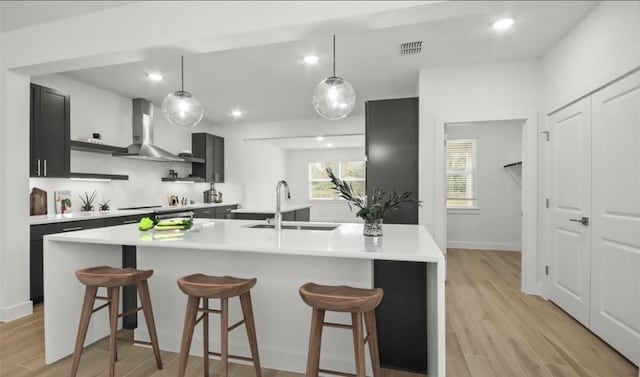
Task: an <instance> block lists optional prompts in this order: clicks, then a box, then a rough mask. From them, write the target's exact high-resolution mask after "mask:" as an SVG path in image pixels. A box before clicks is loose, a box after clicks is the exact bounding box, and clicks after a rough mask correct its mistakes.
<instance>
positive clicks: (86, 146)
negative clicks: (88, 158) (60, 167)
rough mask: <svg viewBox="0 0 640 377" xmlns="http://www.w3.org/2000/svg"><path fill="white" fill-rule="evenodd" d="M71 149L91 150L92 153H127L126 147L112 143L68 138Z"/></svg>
mask: <svg viewBox="0 0 640 377" xmlns="http://www.w3.org/2000/svg"><path fill="white" fill-rule="evenodd" d="M69 147H70V148H71V150H76V151H83V152H92V153H109V154H110V153H127V148H123V147H115V146H113V145H106V144H95V143H87V142H86V141H80V140H70V141H69Z"/></svg>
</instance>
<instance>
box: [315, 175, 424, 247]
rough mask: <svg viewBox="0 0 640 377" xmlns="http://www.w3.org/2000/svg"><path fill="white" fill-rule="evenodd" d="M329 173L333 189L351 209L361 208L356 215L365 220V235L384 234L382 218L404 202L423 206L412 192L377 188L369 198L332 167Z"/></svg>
mask: <svg viewBox="0 0 640 377" xmlns="http://www.w3.org/2000/svg"><path fill="white" fill-rule="evenodd" d="M327 175H328V176H329V178H330V179H331V183H332V184H333V190H334V191H335V192H337V193H338V194H339V196H340V197H341V198H343V199H345V200H346V201H347V205H348V206H349V209H351V208H352V207H351V206H355V207H357V208H359V210H358V213H356V216H358V217H359V218H361V219H363V220H364V222H365V224H364V235H365V236H382V219H383V218H384V216H385V215H386V214H387V213H389V212H392V211H397V210H398V209H399V208H400V207H401V206H402V205H403V204H404V203H413V204H416V205H418V206H422V204H421V203H422V202H421V201H419V200H417V199H414V198H413V197H412V195H413V194H412V193H410V192H403V193H402V194H398V193H397V192H395V191H393V193H392V194H387V193H386V192H384V191H382V189H380V188H376V189H375V190H374V192H373V195H372V196H371V198H369V200H367V198H366V196H365V195H364V194H363V193H360V192H356V191H355V190H354V189H353V187H352V186H351V184H349V183H347V182H345V181H343V180H341V179H339V178H338V177H336V176H335V174H333V171H332V170H331V169H330V168H328V169H327Z"/></svg>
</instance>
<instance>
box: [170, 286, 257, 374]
mask: <svg viewBox="0 0 640 377" xmlns="http://www.w3.org/2000/svg"><path fill="white" fill-rule="evenodd" d="M257 281H258V280H257V279H256V278H250V279H242V278H236V277H232V276H209V275H204V274H193V275H188V276H184V277H181V278H180V279H178V287H180V290H182V292H184V293H185V294H186V295H187V296H188V299H187V310H186V314H185V319H184V329H183V333H182V344H181V346H180V365H179V367H178V377H184V375H185V372H186V368H187V362H188V361H189V351H190V349H191V341H192V339H193V331H194V329H195V327H196V325H197V324H198V322H200V321H202V330H203V333H204V334H203V348H204V350H203V353H202V354H203V355H204V357H203V362H204V376H205V377H209V356H211V355H213V356H219V357H220V361H221V371H220V374H221V375H222V377H228V373H229V359H230V358H231V359H239V360H245V361H253V366H254V368H255V372H256V377H261V376H262V371H261V367H260V356H259V355H258V340H257V337H256V328H255V323H254V320H253V307H252V305H251V288H253V287H254V286H255V285H256V282H257ZM231 297H239V299H240V306H241V308H242V317H243V318H242V320H240V321H238V322H236V323H235V324H233V325H231V326H229V298H231ZM211 298H214V299H220V309H211V308H209V299H211ZM198 313H202V315H201V316H200V317H199V318H198ZM209 314H220V338H221V339H220V348H221V350H220V352H219V353H218V352H210V351H209ZM242 324H244V325H245V329H246V330H247V338H248V340H249V348H250V350H251V357H246V356H236V355H230V354H229V332H230V331H232V330H234V329H236V328H238V327H239V326H240V325H242Z"/></svg>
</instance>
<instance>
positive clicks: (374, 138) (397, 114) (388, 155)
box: [365, 98, 418, 224]
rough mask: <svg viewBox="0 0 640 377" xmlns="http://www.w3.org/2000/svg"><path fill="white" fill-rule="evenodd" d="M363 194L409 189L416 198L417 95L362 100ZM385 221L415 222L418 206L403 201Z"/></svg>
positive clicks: (398, 222) (397, 222)
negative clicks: (364, 168)
mask: <svg viewBox="0 0 640 377" xmlns="http://www.w3.org/2000/svg"><path fill="white" fill-rule="evenodd" d="M365 112H366V115H365V123H366V155H367V170H366V174H367V177H366V180H367V196H368V197H371V195H372V194H373V192H374V190H375V189H376V188H377V187H379V188H381V189H382V190H383V191H385V192H387V193H391V192H393V191H394V190H395V191H396V192H398V193H402V192H405V191H410V192H412V193H413V195H414V197H415V198H417V197H418V98H401V99H388V100H376V101H367V102H366V103H365ZM384 222H385V223H392V224H417V223H418V208H417V206H416V205H412V204H405V205H403V206H402V207H401V208H400V209H399V210H397V211H394V212H391V213H389V214H388V215H387V216H385V218H384Z"/></svg>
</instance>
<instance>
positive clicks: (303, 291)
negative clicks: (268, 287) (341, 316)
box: [300, 283, 383, 313]
mask: <svg viewBox="0 0 640 377" xmlns="http://www.w3.org/2000/svg"><path fill="white" fill-rule="evenodd" d="M300 296H301V297H302V300H303V301H304V302H305V303H306V304H307V305H309V306H311V307H312V308H316V309H321V310H329V311H333V312H347V313H351V312H369V311H372V310H373V309H375V308H376V307H377V306H378V305H380V301H382V296H383V292H382V289H380V288H374V289H365V288H354V287H348V286H346V285H340V286H329V285H318V284H315V283H307V284H305V285H303V286H302V287H300Z"/></svg>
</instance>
